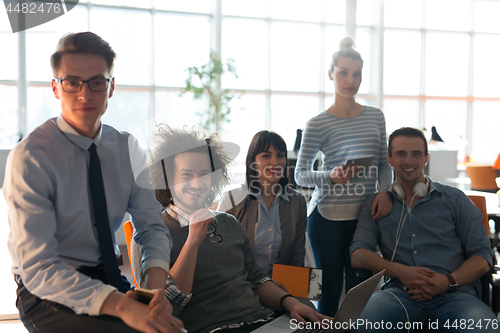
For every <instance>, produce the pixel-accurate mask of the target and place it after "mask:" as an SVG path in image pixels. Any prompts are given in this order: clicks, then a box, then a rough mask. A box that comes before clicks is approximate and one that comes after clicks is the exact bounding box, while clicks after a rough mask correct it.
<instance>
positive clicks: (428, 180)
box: [388, 176, 441, 197]
mask: <svg viewBox="0 0 500 333" xmlns="http://www.w3.org/2000/svg"><path fill="white" fill-rule="evenodd" d="M425 179H426V184H427V183H428V184H429V192H428V193H431V192H432V191H434V190H436V191H438V192H441V184H439V183H437V184H436V183H434V182H433V181H432V179H431V177H429V176H425ZM394 184H396V182H394V183H392V185H391V187H389V190H388V192H391V193H392V194H393V195H394V190H393V188H394ZM396 197H397V196H396Z"/></svg>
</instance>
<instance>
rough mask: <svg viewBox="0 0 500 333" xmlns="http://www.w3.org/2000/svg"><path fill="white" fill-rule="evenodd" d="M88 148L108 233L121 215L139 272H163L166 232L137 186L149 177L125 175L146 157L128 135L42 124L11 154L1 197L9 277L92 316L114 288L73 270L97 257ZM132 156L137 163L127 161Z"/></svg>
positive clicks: (157, 210)
mask: <svg viewBox="0 0 500 333" xmlns="http://www.w3.org/2000/svg"><path fill="white" fill-rule="evenodd" d="M92 143H95V144H96V146H97V154H98V156H99V159H100V163H101V168H102V175H103V181H104V188H105V192H106V202H107V210H108V217H109V222H110V224H111V228H112V231H116V230H117V229H118V228H119V227H120V225H121V222H122V220H123V217H124V215H125V213H126V212H128V213H129V214H130V215H131V219H132V223H133V224H134V229H135V232H134V239H135V241H136V242H137V243H139V244H141V250H142V253H143V259H142V261H143V269H144V271H146V270H147V269H148V268H150V267H160V268H162V269H164V270H165V271H167V272H168V269H169V262H170V250H171V239H170V234H169V232H168V229H167V228H166V227H165V225H164V224H163V220H162V217H161V205H160V204H159V203H158V201H156V198H155V195H154V191H153V190H152V188H151V187H150V188H145V186H144V183H145V182H144V179H147V178H148V177H149V173H148V172H144V173H142V174H141V175H140V176H139V175H138V172H136V173H135V174H134V172H133V170H132V168H133V167H132V166H133V165H134V166H137V165H144V161H145V154H144V153H138V152H140V148H139V146H138V144H137V141H136V140H135V139H134V138H133V137H132V136H131V135H130V134H129V133H126V132H119V131H117V130H115V129H114V128H113V127H111V126H108V125H101V127H100V129H99V132H98V134H97V135H96V137H95V138H94V139H90V138H87V137H84V136H81V135H79V134H78V133H77V132H76V131H75V130H74V129H73V128H72V127H71V126H70V125H69V124H68V123H67V122H66V121H65V120H64V119H63V118H62V116H60V117H59V118H57V119H56V118H53V119H49V120H48V121H46V122H45V123H44V124H42V125H41V126H39V127H38V128H36V129H35V130H34V131H33V132H32V133H30V134H29V135H28V136H27V137H26V138H25V139H24V140H23V141H21V142H20V143H19V144H18V145H17V146H16V147H15V148H14V149H13V150H12V151H11V152H10V154H9V157H8V159H7V167H6V175H5V181H4V189H3V193H4V196H5V199H6V201H7V204H8V213H9V225H10V234H9V240H8V247H9V252H10V254H11V257H12V261H13V266H12V272H13V273H14V274H19V275H21V277H22V281H23V283H24V286H25V287H26V288H27V289H28V291H29V292H30V293H32V294H34V295H36V296H38V297H40V298H42V299H46V300H50V301H53V302H57V303H60V304H63V305H65V306H67V307H69V308H71V309H73V310H74V311H75V312H76V313H77V314H89V315H98V314H99V311H100V308H101V306H102V304H103V302H104V300H105V299H106V298H107V297H108V295H109V294H110V293H111V292H113V291H114V290H115V288H114V287H112V286H110V285H106V284H104V283H102V282H101V281H99V280H93V279H90V278H89V277H87V276H86V275H84V274H81V273H79V272H78V271H76V269H77V268H79V267H81V266H97V265H98V264H99V263H100V256H101V253H100V249H99V243H98V239H97V230H96V228H95V226H94V222H93V219H94V218H93V210H92V207H91V200H90V194H89V185H88V165H89V160H90V153H89V152H88V151H87V149H88V148H89V147H90V145H91V144H92ZM131 156H133V157H134V158H137V156H140V157H142V159H143V160H141V161H131ZM141 180H142V186H138V185H137V183H139V182H140V181H141ZM146 183H147V182H146ZM113 238H114V235H113ZM113 242H114V244H115V249H116V248H117V246H116V240H115V239H113Z"/></svg>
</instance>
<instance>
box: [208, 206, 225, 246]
mask: <svg viewBox="0 0 500 333" xmlns="http://www.w3.org/2000/svg"><path fill="white" fill-rule="evenodd" d="M210 212H211V213H212V216H213V217H214V223H212V224H209V225H208V229H207V234H209V235H210V236H209V237H208V240H209V241H210V242H212V243H220V242H222V236H221V235H220V233H219V228H217V220H216V219H215V217H216V215H215V213H214V212H213V211H212V210H211V211H210Z"/></svg>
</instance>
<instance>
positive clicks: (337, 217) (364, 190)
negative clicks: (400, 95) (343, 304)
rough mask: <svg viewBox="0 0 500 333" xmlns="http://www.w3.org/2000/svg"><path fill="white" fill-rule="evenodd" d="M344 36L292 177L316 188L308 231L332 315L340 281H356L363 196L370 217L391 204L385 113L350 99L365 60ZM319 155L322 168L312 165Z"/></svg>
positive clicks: (325, 306)
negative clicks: (353, 245)
mask: <svg viewBox="0 0 500 333" xmlns="http://www.w3.org/2000/svg"><path fill="white" fill-rule="evenodd" d="M353 45H354V40H353V39H352V38H351V37H345V38H344V39H342V40H341V41H340V50H339V51H337V52H335V53H334V54H333V57H332V62H331V68H330V70H329V71H328V76H329V77H330V80H332V81H333V83H334V86H335V100H334V102H333V105H332V106H330V107H329V108H328V109H327V110H326V111H324V112H322V113H320V114H319V115H317V116H316V117H313V118H312V119H310V120H309V122H308V123H307V125H306V129H305V130H304V133H303V139H302V146H301V149H300V152H299V157H298V161H297V168H296V170H295V180H296V182H297V184H299V185H302V186H309V187H316V189H315V190H314V193H313V195H312V199H311V203H310V207H309V212H310V213H309V216H308V218H307V220H308V227H307V234H308V237H309V241H310V244H311V248H312V251H313V256H314V261H315V264H316V267H318V268H321V269H323V290H322V291H323V293H322V299H321V301H320V302H319V304H318V305H319V307H318V310H319V312H321V313H322V314H325V315H328V316H332V317H333V316H334V315H335V313H336V312H337V310H338V304H339V299H340V295H341V293H342V288H343V285H344V275H345V281H346V290H349V289H350V288H352V287H354V286H355V285H356V284H357V283H358V282H360V281H359V279H358V278H356V271H355V269H353V268H352V267H351V260H350V256H349V244H350V242H351V240H352V237H353V234H354V231H355V229H356V224H357V218H358V215H359V212H360V211H361V207H362V205H363V203H364V201H365V199H366V197H367V196H368V195H369V194H371V193H375V192H376V191H377V190H376V185H377V181H378V187H379V188H378V190H379V192H378V195H377V198H376V199H375V202H374V203H373V206H372V215H374V218H380V217H382V216H385V215H387V214H388V213H389V211H390V210H391V208H392V202H391V200H390V198H389V196H388V194H387V190H388V189H389V186H390V185H391V176H392V172H391V168H390V166H389V164H388V162H387V157H386V156H387V139H386V132H385V119H384V114H383V113H382V111H381V110H380V109H378V108H375V107H371V106H364V105H360V104H358V103H357V102H356V101H355V99H354V97H355V96H356V93H357V92H358V89H359V85H360V84H361V77H362V68H363V59H362V58H361V55H360V54H359V52H358V51H356V50H355V49H354V48H353ZM319 151H321V152H322V153H323V164H322V168H321V170H320V171H314V170H313V168H312V166H313V164H314V159H315V158H316V155H317V153H318V152H319ZM364 156H373V157H374V159H373V162H372V164H371V166H370V167H369V168H363V167H361V166H355V167H352V166H351V167H347V166H346V165H345V163H346V161H347V160H348V159H352V158H358V157H364Z"/></svg>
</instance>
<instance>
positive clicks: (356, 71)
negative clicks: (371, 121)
mask: <svg viewBox="0 0 500 333" xmlns="http://www.w3.org/2000/svg"><path fill="white" fill-rule="evenodd" d="M362 69H363V63H362V62H361V60H359V59H353V58H350V57H342V58H340V59H339V60H338V62H337V66H334V67H333V73H332V72H331V70H329V71H328V76H329V77H330V80H333V82H334V84H335V94H336V95H340V96H343V97H345V98H352V97H354V96H355V95H356V94H357V93H358V89H359V86H360V84H361V79H362Z"/></svg>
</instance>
